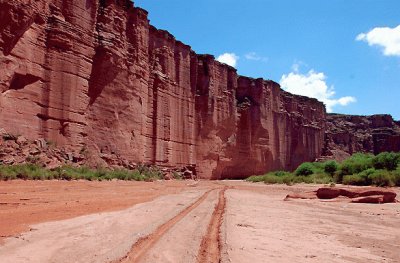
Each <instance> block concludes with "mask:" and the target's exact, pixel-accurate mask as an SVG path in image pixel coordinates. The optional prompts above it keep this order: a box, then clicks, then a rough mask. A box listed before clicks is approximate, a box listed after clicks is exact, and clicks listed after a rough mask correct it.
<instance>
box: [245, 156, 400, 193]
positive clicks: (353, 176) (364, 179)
mask: <svg viewBox="0 0 400 263" xmlns="http://www.w3.org/2000/svg"><path fill="white" fill-rule="evenodd" d="M247 181H250V182H264V183H266V184H288V185H291V184H296V183H316V184H326V183H343V184H348V185H359V186H368V185H375V186H400V153H388V152H384V153H380V154H378V155H377V156H374V155H372V154H363V153H356V154H354V155H352V156H351V157H349V158H348V159H346V160H344V161H343V162H342V163H337V162H335V161H327V162H325V163H321V162H314V163H303V164H301V165H300V166H299V167H298V168H297V169H296V170H295V172H294V173H290V172H285V171H277V172H271V173H268V174H265V175H261V176H251V177H249V178H248V179H247Z"/></svg>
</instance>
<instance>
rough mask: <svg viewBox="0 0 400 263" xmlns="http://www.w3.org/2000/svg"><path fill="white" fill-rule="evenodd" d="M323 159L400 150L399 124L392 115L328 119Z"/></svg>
mask: <svg viewBox="0 0 400 263" xmlns="http://www.w3.org/2000/svg"><path fill="white" fill-rule="evenodd" d="M326 121H327V123H326V134H325V147H324V151H323V155H324V157H327V158H334V159H337V160H343V159H346V158H347V157H349V156H350V155H351V154H353V153H356V152H367V153H373V154H378V153H380V152H384V151H388V152H390V151H393V152H399V151H400V122H396V121H394V120H393V118H392V117H391V116H390V115H373V116H349V115H339V114H328V115H327V117H326Z"/></svg>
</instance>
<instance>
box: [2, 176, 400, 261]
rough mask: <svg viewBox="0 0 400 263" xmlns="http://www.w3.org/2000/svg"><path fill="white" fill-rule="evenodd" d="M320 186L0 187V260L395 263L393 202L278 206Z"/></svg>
mask: <svg viewBox="0 0 400 263" xmlns="http://www.w3.org/2000/svg"><path fill="white" fill-rule="evenodd" d="M317 188H318V186H315V185H314V186H313V185H298V186H268V185H264V184H251V183H246V182H241V181H222V182H209V181H201V182H194V181H169V182H167V181H160V182H152V183H144V182H119V181H113V182H86V181H82V182H81V181H79V182H63V181H40V182H31V181H26V182H25V181H12V182H0V236H1V239H0V242H1V243H0V259H1V260H0V261H1V262H13V263H14V262H151V263H155V262H163V263H165V262H171V263H172V262H173V263H179V262H182V263H189V262H196V263H197V262H202V263H207V262H213V263H215V262H243V263H245V262H252V263H256V262H400V253H399V252H400V243H399V240H400V227H399V226H400V204H399V203H396V204H383V205H371V204H352V203H345V202H326V201H325V202H322V201H319V200H291V201H283V199H284V198H285V196H286V195H287V194H289V193H292V192H301V191H310V190H315V189H317ZM395 190H396V192H397V193H398V194H399V193H400V191H399V189H395Z"/></svg>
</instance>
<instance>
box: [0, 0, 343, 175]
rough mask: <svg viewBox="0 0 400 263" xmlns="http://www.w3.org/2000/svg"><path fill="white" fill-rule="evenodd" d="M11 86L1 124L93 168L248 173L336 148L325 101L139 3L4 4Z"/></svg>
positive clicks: (0, 21)
mask: <svg viewBox="0 0 400 263" xmlns="http://www.w3.org/2000/svg"><path fill="white" fill-rule="evenodd" d="M0 92H1V93H0V128H4V129H5V130H6V131H7V132H8V133H10V134H15V135H23V136H24V137H25V138H27V139H28V140H36V139H40V138H41V139H45V140H46V141H50V142H51V143H52V144H54V145H57V147H62V148H65V149H66V152H73V153H77V154H80V153H81V152H83V151H84V152H85V153H86V156H87V158H88V160H87V163H88V164H90V165H93V166H94V165H97V166H99V165H100V166H106V165H110V163H112V165H120V166H130V165H132V164H135V163H148V164H156V165H160V166H164V167H191V170H193V172H194V173H197V175H198V176H199V177H201V178H207V179H223V178H243V177H246V176H249V175H252V174H260V173H264V172H266V171H270V170H277V169H294V168H295V167H296V166H298V165H299V164H300V163H302V162H304V161H314V160H315V159H317V158H319V157H321V155H322V151H323V149H324V145H325V144H324V136H325V126H326V124H325V123H326V122H325V118H326V116H325V115H326V114H325V107H324V105H323V104H322V103H321V102H318V101H317V100H315V99H310V98H306V97H301V96H296V95H292V94H289V93H287V92H285V91H283V90H281V89H280V87H279V85H278V84H277V83H275V82H273V81H266V80H262V79H251V78H246V77H241V76H238V75H237V73H236V70H235V69H234V68H232V67H229V66H227V65H225V64H221V63H219V62H217V61H216V60H215V59H214V57H213V56H210V55H197V54H196V53H195V52H194V51H193V50H192V49H191V48H190V46H187V45H185V44H183V43H181V42H179V41H177V40H176V39H175V38H174V37H173V36H172V35H171V34H169V33H168V32H167V31H164V30H158V29H156V28H154V27H153V26H151V25H150V24H149V20H148V18H147V12H146V11H145V10H143V9H140V8H137V7H134V5H133V3H132V2H131V1H128V0H14V1H8V0H0ZM328 128H329V131H332V129H331V128H330V126H329V127H328ZM329 134H331V133H327V137H328V135H329ZM332 136H333V135H331V137H329V138H333V137H334V136H333V137H332ZM329 138H328V139H329ZM333 141H335V140H334V139H333ZM334 143H335V142H334ZM330 145H333V144H332V143H331V144H330ZM335 145H340V144H338V143H337V144H335ZM348 145H350V144H348ZM338 147H339V146H338ZM343 147H344V148H343V149H342V147H341V146H340V147H339V148H340V150H342V151H344V152H346V149H345V146H343ZM325 149H328V150H329V149H330V150H332V149H336V148H334V147H331V148H329V147H328V148H326V147H325ZM328 150H326V152H327V153H328Z"/></svg>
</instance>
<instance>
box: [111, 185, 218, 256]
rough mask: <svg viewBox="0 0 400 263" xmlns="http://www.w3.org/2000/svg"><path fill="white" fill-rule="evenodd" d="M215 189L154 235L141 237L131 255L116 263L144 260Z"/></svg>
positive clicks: (157, 230) (159, 228) (206, 193)
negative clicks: (147, 253)
mask: <svg viewBox="0 0 400 263" xmlns="http://www.w3.org/2000/svg"><path fill="white" fill-rule="evenodd" d="M213 190H215V189H211V190H209V191H207V192H205V193H204V194H203V195H202V196H201V197H200V198H199V199H197V200H196V201H195V202H194V203H192V204H191V205H190V206H188V207H186V208H185V209H184V210H183V211H182V212H180V213H179V214H178V215H176V216H175V217H173V218H172V219H170V220H169V221H167V222H166V223H164V224H163V225H161V226H159V227H158V228H157V229H156V230H155V231H154V232H153V233H151V234H150V235H148V236H145V237H141V238H140V239H139V240H138V241H137V242H136V243H135V244H133V246H132V248H131V250H130V251H129V253H128V254H127V255H126V256H125V257H123V258H122V259H120V260H118V261H116V262H123V263H127V262H129V263H137V262H140V260H142V259H143V257H144V256H145V254H146V252H148V251H149V250H150V249H151V247H152V246H154V244H155V243H156V242H157V241H158V240H159V239H160V238H161V237H162V236H163V235H164V234H165V233H166V232H167V231H168V230H170V229H171V228H172V227H173V226H174V225H175V224H176V223H178V222H179V221H180V220H182V219H183V218H184V217H185V216H187V215H188V214H189V213H190V212H191V211H192V210H194V209H195V208H196V207H198V206H199V205H200V204H201V203H202V202H203V201H204V200H205V199H206V198H207V196H208V195H209V193H210V192H211V191H213Z"/></svg>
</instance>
